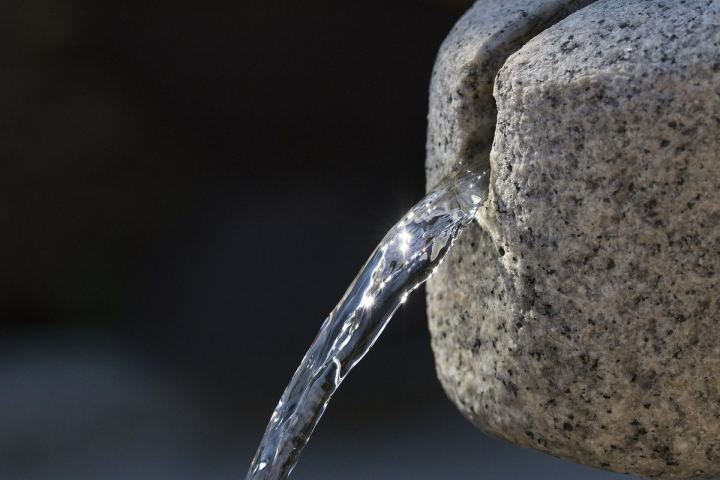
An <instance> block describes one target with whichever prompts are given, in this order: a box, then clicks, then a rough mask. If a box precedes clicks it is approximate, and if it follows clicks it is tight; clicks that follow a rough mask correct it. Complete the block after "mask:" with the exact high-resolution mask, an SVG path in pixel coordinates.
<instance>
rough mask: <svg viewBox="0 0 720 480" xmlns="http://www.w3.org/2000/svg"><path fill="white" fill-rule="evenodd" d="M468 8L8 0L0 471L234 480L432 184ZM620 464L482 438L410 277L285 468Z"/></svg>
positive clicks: (472, 474) (443, 474) (541, 470)
mask: <svg viewBox="0 0 720 480" xmlns="http://www.w3.org/2000/svg"><path fill="white" fill-rule="evenodd" d="M470 3H471V2H470V1H468V0H454V1H451V0H414V1H413V0H397V1H392V2H387V1H373V0H370V1H367V0H366V1H364V2H355V1H339V2H338V1H335V2H332V1H321V0H312V1H302V2H300V1H297V0H295V1H277V0H268V1H263V2H252V3H249V2H244V1H242V0H236V1H232V2H230V1H219V0H210V1H203V2H199V1H195V2H167V1H160V2H127V3H120V2H97V1H89V0H4V1H3V2H2V3H1V4H0V18H2V24H1V27H0V52H1V53H2V59H3V60H2V61H1V62H2V63H1V64H2V74H1V75H0V125H1V126H0V155H1V156H2V161H1V162H0V332H1V337H0V479H3V480H15V479H18V480H20V479H22V480H33V479H68V480H70V479H72V480H82V479H99V478H102V479H140V480H142V479H178V480H183V479H201V478H202V479H204V480H206V479H218V480H220V479H239V478H244V474H245V471H246V469H247V466H248V463H249V461H250V458H251V457H252V454H253V452H254V450H255V447H256V445H257V442H258V440H259V439H260V435H261V433H262V431H263V429H264V423H265V422H266V421H267V419H268V417H269V415H270V412H271V410H272V408H273V407H274V405H275V403H276V401H277V399H278V397H279V395H280V393H281V391H282V389H283V387H284V385H285V383H286V382H287V380H288V379H289V377H290V375H291V374H292V372H293V371H294V369H295V367H296V365H297V363H298V362H299V360H300V358H301V357H302V355H303V353H304V351H305V349H306V347H307V346H308V345H309V344H310V342H311V341H312V339H313V337H314V335H315V333H316V330H317V328H318V327H319V326H320V323H321V322H322V320H323V319H324V317H325V315H326V314H327V313H328V312H329V310H330V309H331V308H332V306H333V305H334V304H335V302H336V301H337V299H338V298H339V297H340V296H341V295H342V293H343V292H344V290H345V288H346V286H347V284H348V282H349V281H350V280H351V279H352V278H353V276H354V274H355V272H356V271H357V269H358V267H359V266H360V265H361V264H362V263H363V261H364V260H365V258H366V256H367V255H368V254H369V252H370V250H371V249H372V247H373V246H374V245H375V244H376V243H377V242H378V241H379V239H380V238H381V237H382V235H383V233H384V231H385V229H387V228H388V227H389V226H390V225H392V223H394V221H395V219H396V218H398V217H399V216H400V215H401V214H402V213H403V212H404V211H405V210H406V209H407V208H408V207H410V206H411V205H412V204H413V203H414V201H415V200H417V199H419V198H420V197H421V196H422V193H423V187H424V178H423V158H424V142H425V127H426V119H425V117H426V111H427V89H428V83H429V79H430V73H431V69H432V65H433V61H434V57H435V54H436V51H437V49H438V47H439V45H440V43H441V41H442V39H443V38H444V36H445V35H446V33H447V32H448V31H449V29H450V28H451V27H452V25H453V23H454V22H455V21H456V20H457V19H458V18H459V16H460V15H461V14H462V12H463V11H464V9H466V8H467V7H468V6H469V4H470ZM578 476H582V477H583V478H611V477H612V475H609V474H605V473H602V472H599V471H595V470H590V469H585V468H583V467H578V466H575V465H572V464H570V463H566V462H562V461H559V460H555V459H552V458H550V457H547V456H544V455H541V454H538V453H534V452H530V451H527V450H523V449H520V448H516V447H513V446H511V445H508V444H506V443H504V442H501V441H499V440H495V439H491V438H488V437H486V436H484V435H483V434H481V433H480V432H478V431H476V430H475V429H473V428H472V427H471V426H470V425H469V424H468V423H467V422H465V420H464V419H463V418H462V417H461V416H460V414H459V413H457V412H456V411H455V409H454V408H453V407H452V405H451V404H450V402H449V401H448V400H447V399H446V398H445V396H444V394H443V392H442V390H441V388H440V386H439V384H438V382H437V380H436V379H435V374H434V367H433V361H432V354H431V351H430V346H429V337H428V333H427V328H426V324H425V313H424V302H423V298H422V294H419V295H418V294H416V295H415V296H414V297H413V299H412V301H410V302H408V304H407V305H406V306H405V307H404V308H403V310H402V311H401V312H400V314H399V315H398V316H397V318H396V319H395V321H394V322H393V323H392V325H391V326H390V327H389V328H388V330H387V333H386V335H385V336H384V338H382V339H381V340H380V342H379V343H378V345H377V346H376V348H375V349H374V351H373V352H372V353H371V354H370V355H369V356H368V357H367V359H366V361H365V362H363V363H362V364H361V365H360V366H359V367H358V368H357V369H356V370H355V372H354V373H353V375H351V377H350V379H349V381H348V382H346V383H345V384H344V385H343V388H342V389H341V391H340V392H339V394H338V395H337V396H336V399H335V401H334V402H333V404H332V405H331V407H330V409H329V411H328V413H327V415H326V417H325V418H324V420H323V422H322V423H321V425H320V427H319V428H318V431H317V434H316V437H315V439H314V441H313V442H311V444H310V446H309V447H308V449H307V451H306V454H305V456H304V457H303V459H302V461H301V463H300V466H299V467H298V469H297V470H296V474H295V477H297V478H314V479H331V478H332V479H336V478H346V479H365V478H393V479H398V478H408V479H437V478H458V479H460V478H463V479H470V478H487V479H492V478H498V479H500V478H528V479H529V478H561V477H566V478H576V477H578Z"/></svg>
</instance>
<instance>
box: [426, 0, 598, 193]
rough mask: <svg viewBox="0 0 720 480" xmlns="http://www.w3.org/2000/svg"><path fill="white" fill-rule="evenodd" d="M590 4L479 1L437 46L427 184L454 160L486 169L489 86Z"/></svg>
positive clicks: (491, 111)
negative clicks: (546, 33) (516, 57)
mask: <svg viewBox="0 0 720 480" xmlns="http://www.w3.org/2000/svg"><path fill="white" fill-rule="evenodd" d="M591 2H592V0H516V1H513V2H508V1H507V0H480V1H478V2H476V3H475V4H474V6H473V8H471V9H470V10H469V11H468V12H467V13H466V14H465V15H464V16H463V17H462V18H461V19H460V21H459V22H458V23H457V25H455V28H453V30H452V31H451V32H450V34H449V35H448V37H447V38H446V39H445V41H444V42H443V44H442V46H441V47H440V52H439V53H438V59H437V62H436V63H435V68H434V70H433V79H432V88H431V89H430V115H429V116H428V139H427V155H428V158H427V179H428V187H432V186H433V185H435V184H436V183H437V182H438V181H439V180H440V179H441V178H442V177H443V176H445V174H447V172H448V171H449V169H450V167H451V166H452V165H453V164H455V163H456V162H457V161H479V162H482V163H485V164H487V159H488V156H489V154H490V147H491V145H492V141H493V135H494V134H495V113H496V110H495V101H494V100H493V97H492V91H493V83H494V81H495V75H497V73H498V70H499V69H500V67H501V66H502V65H503V63H505V60H507V58H508V57H509V56H510V55H511V54H512V53H514V52H516V51H517V50H518V49H519V48H520V47H522V46H523V45H524V44H525V43H526V42H527V41H528V40H529V39H531V38H532V37H534V36H535V35H537V34H538V33H540V32H542V31H543V30H545V29H546V28H547V27H549V26H550V25H552V24H554V23H556V22H557V21H559V20H561V19H562V18H565V17H566V16H567V15H568V14H570V13H571V12H574V11H576V10H577V9H579V8H581V7H583V6H585V5H588V4H589V3H591Z"/></svg>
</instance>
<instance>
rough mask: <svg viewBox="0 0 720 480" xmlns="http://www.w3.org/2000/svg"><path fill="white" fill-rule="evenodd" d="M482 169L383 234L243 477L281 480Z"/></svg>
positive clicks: (468, 215) (441, 243) (415, 280)
mask: <svg viewBox="0 0 720 480" xmlns="http://www.w3.org/2000/svg"><path fill="white" fill-rule="evenodd" d="M487 175H488V172H487V171H482V172H478V171H474V170H472V169H467V168H457V169H456V171H455V172H454V173H452V174H450V175H449V176H448V177H446V178H445V179H444V180H442V181H441V182H440V183H439V184H438V186H437V187H436V188H435V189H434V190H433V191H432V192H430V193H429V194H428V195H427V196H425V198H423V199H422V200H421V201H420V202H418V203H417V204H416V205H415V206H414V207H413V208H411V209H410V211H409V212H408V213H407V214H406V215H405V216H403V218H402V219H401V220H400V221H399V222H398V223H396V224H395V225H394V226H393V227H392V228H391V229H390V230H389V231H388V233H387V234H386V235H385V237H384V238H383V239H382V241H381V242H380V244H379V245H378V246H377V248H376V249H375V251H373V253H372V255H371V256H370V258H369V259H368V261H367V262H366V263H365V265H364V266H363V267H362V269H361V270H360V272H359V273H358V275H357V277H355V280H353V282H352V284H351V285H350V287H349V288H348V290H347V291H346V292H345V295H344V296H343V297H342V299H341V300H340V303H338V304H337V306H336V307H335V309H334V310H333V311H332V312H331V313H330V315H329V316H328V317H327V319H326V320H325V322H324V323H323V324H322V327H321V328H320V332H319V333H318V335H317V337H316V338H315V340H314V341H313V343H312V345H311V346H310V349H309V350H308V351H307V353H306V354H305V357H304V358H303V360H302V362H301V363H300V366H299V367H298V369H297V371H296V372H295V375H293V377H292V379H291V380H290V383H289V384H288V386H287V387H286V389H285V392H284V393H283V395H282V397H281V398H280V402H279V403H278V405H277V407H276V408H275V411H274V412H273V414H272V417H271V418H270V423H269V424H268V426H267V429H266V430H265V435H264V436H263V438H262V441H261V443H260V447H259V448H258V450H257V453H256V454H255V457H254V459H253V462H252V465H251V466H250V471H249V472H248V474H247V477H246V480H284V479H286V478H287V477H288V475H290V472H291V471H292V469H293V467H294V466H295V464H296V463H297V461H298V458H299V456H300V453H301V451H302V449H303V448H304V447H305V445H306V444H307V442H308V440H309V439H310V435H311V434H312V432H313V430H314V428H315V426H316V425H317V423H318V421H319V420H320V417H321V416H322V414H323V413H324V412H325V408H326V407H327V404H328V402H329V401H330V397H332V395H333V393H335V391H336V390H337V388H338V386H339V385H340V383H341V382H342V381H343V379H344V378H345V376H346V375H347V374H348V372H350V370H351V369H352V368H353V367H354V366H355V365H356V364H357V363H358V362H359V361H360V360H361V359H362V358H363V356H364V355H365V354H366V353H367V352H368V350H370V348H371V347H372V346H373V344H374V343H375V341H376V340H377V338H378V337H379V336H380V334H381V333H382V331H383V329H384V328H385V326H386V325H387V324H388V322H389V321H390V318H392V316H393V314H394V313H395V311H396V310H397V309H398V307H400V305H401V304H403V303H404V302H405V300H406V299H407V296H408V294H410V293H411V292H412V291H413V290H415V289H416V288H418V287H419V286H420V285H422V284H423V283H424V282H425V281H426V280H427V279H428V278H429V277H430V275H431V274H432V272H433V271H434V270H435V268H437V266H438V264H439V263H440V262H441V261H442V259H443V258H444V257H445V254H446V253H447V252H448V250H449V249H450V248H451V247H452V245H453V243H454V241H455V239H456V238H457V237H458V235H460V233H461V232H462V231H463V229H464V227H466V226H467V225H469V224H470V223H471V222H472V220H473V218H474V217H475V213H476V212H477V210H478V208H479V207H480V205H482V203H483V202H484V201H485V199H486V198H487V188H488V187H487V185H488V180H487Z"/></svg>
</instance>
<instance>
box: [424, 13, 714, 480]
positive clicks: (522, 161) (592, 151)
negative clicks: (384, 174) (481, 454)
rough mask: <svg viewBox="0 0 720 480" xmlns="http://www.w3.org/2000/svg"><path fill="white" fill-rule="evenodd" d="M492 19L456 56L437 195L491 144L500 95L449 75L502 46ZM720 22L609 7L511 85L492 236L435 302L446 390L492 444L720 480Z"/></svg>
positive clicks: (503, 80) (486, 230) (581, 19)
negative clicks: (491, 115)
mask: <svg viewBox="0 0 720 480" xmlns="http://www.w3.org/2000/svg"><path fill="white" fill-rule="evenodd" d="M473 11H474V12H477V16H474V17H473V14H471V15H469V16H468V17H466V20H465V21H463V22H461V23H460V24H459V25H458V27H457V29H456V30H455V32H454V33H452V34H451V36H450V37H449V38H450V40H449V42H451V43H446V44H445V46H444V47H443V50H442V51H441V57H440V58H439V60H438V62H439V67H438V68H437V69H436V77H435V78H434V80H433V86H432V92H433V93H432V94H431V98H432V99H434V100H431V112H430V119H431V121H430V132H429V139H430V142H429V152H428V176H429V184H432V183H433V182H434V181H435V180H436V179H437V178H438V176H439V172H441V171H446V170H447V168H448V167H449V165H450V164H451V163H453V161H454V159H455V158H458V157H463V155H465V154H464V152H468V151H476V152H481V153H482V152H484V151H485V150H484V149H486V146H485V145H484V144H483V142H484V141H485V140H484V135H485V132H486V130H487V129H488V128H490V127H488V125H487V122H488V121H489V120H487V121H485V122H483V121H481V120H479V119H477V118H476V117H477V116H482V115H486V113H487V111H488V110H489V109H490V107H488V105H491V100H490V99H489V98H485V99H475V100H472V99H468V97H467V94H466V92H473V91H477V92H478V94H479V95H485V92H486V89H487V85H486V84H485V82H486V77H483V76H478V77H477V78H478V85H477V88H475V87H474V84H473V83H472V82H473V81H474V80H473V78H472V77H471V76H468V75H466V74H465V72H466V70H465V69H464V67H463V66H462V65H457V66H455V67H453V68H451V67H448V66H445V65H443V64H444V63H446V62H453V61H455V60H454V58H455V57H454V55H457V57H456V58H457V59H458V60H457V61H458V62H463V61H466V59H468V58H474V57H473V55H472V51H473V48H474V51H475V52H483V51H484V50H485V45H486V43H484V40H483V38H485V37H484V36H483V35H482V34H480V33H477V32H474V33H471V34H468V33H466V32H467V31H468V30H472V29H473V27H472V25H469V24H468V22H470V23H472V22H481V23H479V24H478V28H480V29H485V28H490V27H487V26H486V25H485V24H483V23H482V21H481V20H480V18H481V17H480V16H479V15H482V14H486V13H487V12H483V11H482V9H481V7H479V6H477V5H476V7H474V8H473ZM719 26H720V1H717V0H716V1H693V0H688V1H684V2H674V1H673V2H670V1H658V0H601V1H599V2H596V3H594V4H592V5H589V6H587V7H585V8H583V9H581V10H580V11H578V12H576V13H574V14H572V15H570V16H569V17H567V18H566V19H564V20H562V21H560V22H559V23H557V24H555V25H554V26H551V27H550V28H548V29H546V30H545V31H544V32H542V33H541V34H539V35H537V36H536V37H534V38H533V39H531V40H530V41H529V42H528V43H527V44H526V45H525V46H524V47H522V48H521V49H520V50H519V51H518V52H517V53H516V54H514V55H512V56H511V57H510V58H509V59H508V60H507V62H506V63H505V65H504V66H503V67H502V69H501V70H500V73H499V74H498V76H497V78H496V81H495V91H494V93H495V98H496V99H497V109H498V113H497V125H496V128H495V137H494V142H493V144H492V152H491V154H490V163H491V168H492V175H491V178H490V190H491V193H490V199H489V201H488V203H487V205H486V208H485V209H483V210H482V211H481V212H480V213H479V216H478V217H479V218H478V219H479V223H480V224H481V225H482V226H483V228H482V229H481V228H474V229H471V230H470V231H468V232H467V233H466V234H465V235H464V236H463V237H462V238H461V239H460V240H459V241H458V243H457V246H456V248H455V249H454V251H453V252H451V254H450V256H449V258H448V259H447V260H446V261H445V263H444V264H443V266H442V267H441V268H440V270H439V271H438V273H437V274H436V275H435V276H434V277H433V279H432V281H431V282H430V285H429V287H428V310H429V316H430V329H431V332H432V336H433V349H434V351H435V355H436V361H437V367H438V374H439V377H440V380H441V382H442V384H443V386H444V388H445V390H446V391H447V393H448V395H449V396H450V398H451V399H452V400H453V401H454V402H455V403H456V404H457V406H458V407H459V409H460V410H461V411H462V412H463V413H464V414H465V415H466V416H467V417H468V418H469V419H470V420H471V421H473V422H474V423H475V424H476V425H477V426H479V427H480V428H482V429H483V430H485V431H487V432H490V433H492V434H495V435H498V436H501V437H503V438H506V439H508V440H510V441H512V442H515V443H518V444H521V445H525V446H530V447H533V448H537V449H540V450H543V451H546V452H549V453H552V454H554V455H558V456H561V457H565V458H569V459H573V460H576V461H579V462H581V463H585V464H589V465H594V466H599V467H603V468H607V469H611V470H615V471H621V472H630V473H634V474H639V475H645V476H652V477H662V478H691V477H706V476H711V475H718V474H720V328H719V327H720V302H718V294H719V291H720V285H718V284H719V283H720V27H719ZM453 43H454V44H456V45H457V46H454V45H453ZM473 45H474V47H473ZM455 50H457V52H456V53H454V51H455ZM479 54H480V53H479ZM438 72H440V73H438ZM437 75H440V76H441V78H438V77H437ZM448 89H450V90H453V89H456V90H457V92H456V94H457V95H458V97H459V99H455V97H453V102H450V103H448V104H443V103H442V102H440V101H439V100H438V96H440V97H442V96H447V92H448ZM461 93H462V95H460V94H461ZM490 110H491V109H490ZM473 116H475V117H473ZM463 118H474V120H472V121H467V122H464V121H462V119H463ZM476 130H477V131H480V135H477V132H476ZM474 138H479V139H480V145H479V146H477V147H476V146H474V145H473V142H474V140H473V139H474Z"/></svg>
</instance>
